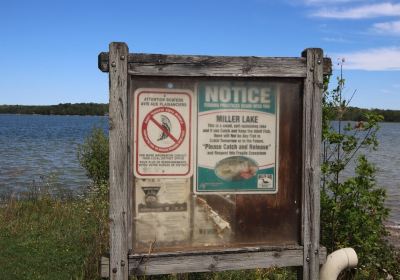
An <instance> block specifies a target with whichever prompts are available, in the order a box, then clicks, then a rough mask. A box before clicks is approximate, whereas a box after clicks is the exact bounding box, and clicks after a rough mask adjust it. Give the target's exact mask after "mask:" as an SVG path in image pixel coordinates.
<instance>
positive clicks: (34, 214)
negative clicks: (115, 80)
mask: <svg viewBox="0 0 400 280" xmlns="http://www.w3.org/2000/svg"><path fill="white" fill-rule="evenodd" d="M98 198H99V197H98V195H97V194H96V195H93V194H91V195H88V196H85V197H80V198H79V197H74V198H65V197H62V196H55V195H53V194H51V193H49V192H47V191H46V192H44V191H41V192H40V193H36V194H33V193H32V192H30V193H29V195H27V194H25V195H24V196H23V198H22V199H20V200H17V199H16V198H12V197H11V198H9V200H8V201H7V203H6V204H5V206H3V207H2V208H1V209H0V279H10V280H11V279H98V278H99V271H98V270H99V268H98V261H97V259H98V256H99V255H101V254H102V253H103V252H105V251H106V249H107V248H106V246H107V243H108V242H107V240H108V235H107V234H108V230H107V225H106V224H107V211H106V209H105V208H104V207H103V206H102V205H101V204H100V205H99V204H97V203H96V199H98Z"/></svg>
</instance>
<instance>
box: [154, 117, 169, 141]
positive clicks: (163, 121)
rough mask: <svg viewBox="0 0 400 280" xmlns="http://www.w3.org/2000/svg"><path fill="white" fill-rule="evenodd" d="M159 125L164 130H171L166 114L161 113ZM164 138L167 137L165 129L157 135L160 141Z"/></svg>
mask: <svg viewBox="0 0 400 280" xmlns="http://www.w3.org/2000/svg"><path fill="white" fill-rule="evenodd" d="M161 125H162V127H163V128H164V129H165V130H166V131H168V132H170V131H171V121H170V120H169V119H168V117H167V116H165V115H161ZM166 138H168V134H167V133H165V131H164V130H163V131H162V132H161V134H160V136H159V137H158V139H157V141H162V140H164V139H166Z"/></svg>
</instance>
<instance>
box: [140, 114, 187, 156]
mask: <svg viewBox="0 0 400 280" xmlns="http://www.w3.org/2000/svg"><path fill="white" fill-rule="evenodd" d="M150 130H152V131H151V132H150ZM142 135H143V140H144V142H145V143H146V144H147V146H149V147H150V148H151V149H152V150H153V151H156V152H159V153H169V152H172V151H174V150H176V149H177V148H178V147H179V146H180V145H181V144H182V142H183V140H184V139H185V136H186V124H185V120H184V119H183V117H182V115H181V114H180V113H179V112H178V111H176V110H175V109H173V108H170V107H158V108H155V109H153V110H151V111H150V112H149V113H148V114H147V115H146V117H145V118H144V120H143V123H142Z"/></svg>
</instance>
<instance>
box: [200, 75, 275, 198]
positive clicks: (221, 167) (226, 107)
mask: <svg viewBox="0 0 400 280" xmlns="http://www.w3.org/2000/svg"><path fill="white" fill-rule="evenodd" d="M278 97H279V95H278V86H277V85H276V84H273V83H259V82H230V83H223V82H204V83H200V84H199V86H198V101H197V102H198V121H197V137H198V138H197V174H196V179H195V182H196V184H195V185H196V187H195V191H196V192H197V193H203V194H205V193H276V192H277V191H278V187H277V171H278V167H277V162H278V160H277V158H278V155H277V151H278V147H277V143H278V139H277V138H278V131H277V130H278V108H279V106H278V100H279V98H278Z"/></svg>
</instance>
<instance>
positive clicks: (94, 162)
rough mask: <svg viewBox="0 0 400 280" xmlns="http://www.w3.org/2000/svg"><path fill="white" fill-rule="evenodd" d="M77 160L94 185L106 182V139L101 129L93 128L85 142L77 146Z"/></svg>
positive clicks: (107, 170)
mask: <svg viewBox="0 0 400 280" xmlns="http://www.w3.org/2000/svg"><path fill="white" fill-rule="evenodd" d="M78 159H79V163H80V164H81V166H82V167H83V168H84V169H85V170H86V174H87V176H88V177H89V178H90V179H92V180H93V182H94V184H95V185H101V184H106V183H107V182H108V177H109V169H108V137H107V136H106V134H105V133H104V130H103V129H101V128H98V127H95V128H93V130H92V132H91V133H90V135H89V136H88V137H87V138H86V139H85V142H84V143H83V144H82V145H79V146H78Z"/></svg>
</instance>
